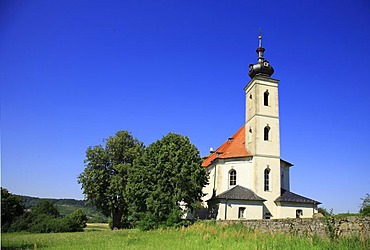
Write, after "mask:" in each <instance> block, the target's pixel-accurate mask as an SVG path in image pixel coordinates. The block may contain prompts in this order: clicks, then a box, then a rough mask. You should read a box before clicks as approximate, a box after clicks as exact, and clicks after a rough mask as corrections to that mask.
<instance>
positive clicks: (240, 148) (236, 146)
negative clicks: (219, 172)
mask: <svg viewBox="0 0 370 250" xmlns="http://www.w3.org/2000/svg"><path fill="white" fill-rule="evenodd" d="M246 156H252V155H251V154H250V153H249V152H248V151H247V150H246V148H245V125H244V126H243V127H241V128H240V129H239V130H238V131H237V132H236V133H235V134H234V135H233V136H231V137H230V138H229V139H227V140H226V142H225V143H224V144H222V145H221V146H220V147H219V148H218V149H217V150H216V151H214V152H213V153H211V154H210V155H209V156H208V157H207V158H206V159H205V160H204V161H203V163H202V166H203V167H208V166H209V165H211V164H212V162H213V161H214V160H215V159H227V158H235V157H246Z"/></svg>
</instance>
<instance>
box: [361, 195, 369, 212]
mask: <svg viewBox="0 0 370 250" xmlns="http://www.w3.org/2000/svg"><path fill="white" fill-rule="evenodd" d="M361 200H362V204H361V209H360V214H362V215H364V216H370V195H369V194H366V195H365V197H364V198H361Z"/></svg>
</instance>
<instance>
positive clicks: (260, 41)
mask: <svg viewBox="0 0 370 250" xmlns="http://www.w3.org/2000/svg"><path fill="white" fill-rule="evenodd" d="M258 47H259V48H262V29H261V28H260V29H259V30H258Z"/></svg>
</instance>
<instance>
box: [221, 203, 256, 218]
mask: <svg viewBox="0 0 370 250" xmlns="http://www.w3.org/2000/svg"><path fill="white" fill-rule="evenodd" d="M226 202H227V203H226ZM226 206H227V216H226V219H227V220H239V219H240V220H256V219H262V215H263V205H262V202H257V201H239V200H228V201H226V200H223V201H222V202H221V203H220V204H219V210H218V214H217V218H216V219H217V220H224V219H225V209H226ZM240 207H243V208H245V212H244V215H245V216H244V218H239V208H240Z"/></svg>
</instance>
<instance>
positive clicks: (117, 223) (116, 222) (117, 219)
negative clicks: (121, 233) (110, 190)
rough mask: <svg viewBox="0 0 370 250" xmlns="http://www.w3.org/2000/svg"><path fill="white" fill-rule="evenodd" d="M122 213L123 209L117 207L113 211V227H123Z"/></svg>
mask: <svg viewBox="0 0 370 250" xmlns="http://www.w3.org/2000/svg"><path fill="white" fill-rule="evenodd" d="M122 215H123V212H122V210H121V209H119V208H117V209H115V210H114V211H113V213H112V217H113V218H112V220H113V224H112V229H113V230H114V229H121V227H122V223H121V220H122Z"/></svg>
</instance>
